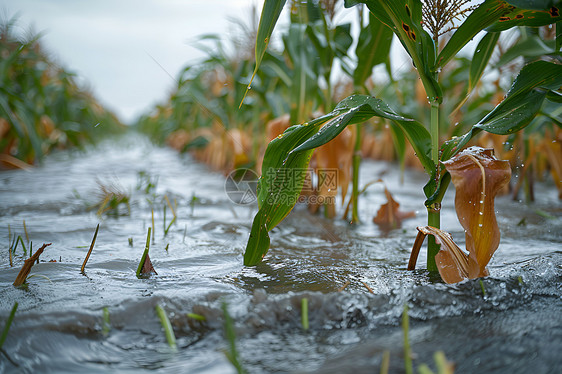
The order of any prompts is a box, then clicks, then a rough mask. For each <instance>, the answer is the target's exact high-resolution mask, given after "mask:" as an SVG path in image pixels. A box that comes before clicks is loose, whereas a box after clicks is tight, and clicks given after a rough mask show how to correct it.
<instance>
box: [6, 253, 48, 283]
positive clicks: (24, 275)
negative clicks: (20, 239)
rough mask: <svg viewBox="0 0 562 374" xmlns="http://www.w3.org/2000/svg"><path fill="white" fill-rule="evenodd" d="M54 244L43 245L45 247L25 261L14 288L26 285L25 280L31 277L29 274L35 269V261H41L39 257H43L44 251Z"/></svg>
mask: <svg viewBox="0 0 562 374" xmlns="http://www.w3.org/2000/svg"><path fill="white" fill-rule="evenodd" d="M51 244H52V243H48V244H43V246H42V247H41V248H39V249H38V250H37V251H36V252H35V253H34V254H33V256H31V257H30V258H28V259H27V260H25V262H24V263H23V266H22V268H21V270H20V272H19V273H18V276H17V277H16V280H15V281H14V286H15V287H19V286H21V285H22V284H24V283H25V280H26V279H27V276H28V275H29V272H30V271H31V268H32V267H33V265H34V264H35V261H39V256H40V255H41V253H43V251H44V250H45V248H47V247H48V246H50V245H51Z"/></svg>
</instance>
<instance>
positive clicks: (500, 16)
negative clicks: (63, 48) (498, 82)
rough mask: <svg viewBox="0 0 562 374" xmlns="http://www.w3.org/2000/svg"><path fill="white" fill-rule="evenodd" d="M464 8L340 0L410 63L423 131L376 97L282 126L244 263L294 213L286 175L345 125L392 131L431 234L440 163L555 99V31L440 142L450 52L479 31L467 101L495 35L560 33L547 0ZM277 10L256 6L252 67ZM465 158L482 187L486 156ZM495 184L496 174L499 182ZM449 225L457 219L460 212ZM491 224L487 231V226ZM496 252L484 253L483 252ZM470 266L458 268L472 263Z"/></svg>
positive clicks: (559, 79) (483, 229)
mask: <svg viewBox="0 0 562 374" xmlns="http://www.w3.org/2000/svg"><path fill="white" fill-rule="evenodd" d="M464 3H467V2H466V1H449V2H447V1H443V2H433V1H426V2H425V3H422V1H420V0H407V1H395V0H346V1H345V6H346V7H352V6H357V5H360V4H365V5H366V6H367V8H368V9H369V11H370V12H371V14H372V15H373V16H374V17H376V18H377V19H378V20H379V21H380V22H381V23H382V24H384V25H385V27H387V28H388V29H390V30H391V31H392V32H393V33H394V35H395V36H396V37H397V39H398V40H399V41H400V43H401V44H402V46H403V47H404V49H405V50H406V52H407V53H408V55H409V57H410V58H411V61H412V64H413V65H414V67H415V68H416V71H417V74H418V76H419V78H420V80H421V82H422V84H423V88H424V90H425V92H426V96H427V100H428V102H429V105H430V108H431V109H430V123H429V126H427V127H426V126H424V125H423V124H422V123H421V122H420V121H419V120H416V119H415V118H409V117H406V116H403V115H400V114H398V112H397V111H395V110H394V109H392V108H391V107H389V105H388V104H387V103H386V102H384V101H383V100H381V99H379V98H376V97H372V96H369V95H360V94H355V95H352V96H349V97H347V98H346V99H344V100H342V101H341V102H340V103H339V104H337V105H336V106H335V108H334V109H333V110H332V111H331V112H330V113H328V114H326V115H323V116H321V117H319V118H316V119H313V120H311V121H309V122H306V123H303V124H300V125H295V126H292V127H290V128H289V129H287V130H286V131H285V132H284V133H283V134H282V135H281V136H280V137H278V138H276V139H274V140H272V141H271V142H270V143H269V145H268V147H267V149H266V152H265V156H264V161H263V164H262V177H261V179H260V181H259V185H258V204H259V211H258V213H257V214H256V216H255V218H254V221H253V224H252V228H251V232H250V237H249V240H248V243H247V246H246V251H245V254H244V263H245V265H255V264H257V263H259V262H260V261H261V259H262V258H263V256H265V254H266V253H267V251H268V249H269V245H270V238H269V234H268V232H269V231H270V230H271V229H273V228H274V227H275V226H276V225H277V224H279V223H280V222H281V221H282V220H283V219H284V218H285V217H286V216H287V214H288V213H289V212H290V211H291V209H292V208H293V206H294V202H295V201H296V196H298V195H299V194H300V191H301V188H302V185H303V182H304V181H303V179H304V176H301V175H300V174H298V173H289V172H287V171H288V170H295V169H300V168H306V167H307V165H308V162H309V160H310V157H311V154H312V151H313V150H314V149H315V148H317V147H319V146H321V145H323V144H326V143H327V142H329V141H331V140H332V139H334V138H335V137H336V136H337V135H338V134H339V133H340V132H341V131H343V129H344V128H345V127H346V126H348V125H351V124H360V123H363V122H365V121H366V120H368V119H370V118H372V117H381V118H385V119H387V120H390V121H392V122H393V123H394V125H395V126H397V127H398V128H399V129H400V131H401V132H402V133H403V135H404V137H405V138H406V139H407V140H408V141H409V143H410V144H411V146H412V147H413V149H414V151H415V152H416V155H417V157H418V159H419V160H420V162H421V164H422V165H423V167H424V169H425V172H426V173H427V175H428V177H429V178H428V182H427V183H426V185H425V186H424V188H423V190H424V193H425V196H426V198H427V199H426V201H425V206H426V208H427V212H428V227H433V228H436V229H439V227H440V209H441V201H442V199H443V196H444V194H445V191H446V190H447V187H448V186H449V183H450V181H451V174H450V172H449V171H448V170H447V168H446V167H445V166H444V164H443V163H445V162H447V161H449V160H452V159H453V158H454V157H455V156H456V155H457V154H458V153H459V152H460V151H461V150H463V148H464V147H465V146H466V145H467V143H468V142H469V141H470V140H471V139H473V138H474V137H475V136H477V135H478V134H479V133H481V132H483V131H485V132H489V133H493V134H500V135H501V134H513V133H516V132H517V131H519V130H521V129H523V128H524V127H526V126H527V125H528V124H529V123H530V122H531V121H532V120H533V118H535V116H536V115H537V114H538V113H539V112H540V111H541V108H547V106H546V105H543V104H544V103H545V102H550V103H555V104H559V103H560V102H561V96H562V95H561V94H560V92H559V91H560V86H561V85H562V65H560V61H559V57H557V56H558V55H559V54H558V52H559V51H560V46H561V43H562V36H561V35H560V32H559V31H558V36H557V39H556V43H555V49H554V50H553V51H552V54H553V57H552V58H550V59H546V60H538V61H532V62H530V63H528V64H527V65H525V66H524V67H523V68H522V69H521V70H520V72H519V73H518V76H517V78H516V79H515V80H514V82H513V84H512V85H511V88H510V89H509V91H508V92H507V94H506V96H505V98H504V99H503V100H502V101H501V103H499V104H498V105H497V106H496V107H495V108H494V109H492V110H491V111H489V112H488V113H487V114H485V115H484V116H483V117H482V118H481V119H479V120H478V121H476V123H474V124H472V125H471V126H468V127H469V129H468V131H467V132H466V133H465V134H463V135H461V136H458V137H454V138H452V139H450V140H447V141H445V142H444V143H441V142H440V133H441V129H440V123H442V122H445V118H446V117H444V116H443V115H442V110H443V90H442V87H441V84H440V81H439V78H440V77H439V74H440V72H441V71H442V69H443V68H444V67H445V66H446V65H447V64H448V63H449V62H450V61H451V60H452V59H453V58H454V57H455V56H456V55H457V53H458V52H459V51H460V50H461V49H462V48H463V47H464V46H465V45H466V44H467V43H468V42H469V41H470V40H472V39H473V38H474V37H476V36H477V35H478V34H479V33H480V32H481V31H483V30H484V31H486V33H485V34H484V36H483V37H482V39H481V40H480V42H479V43H478V46H477V48H476V50H475V52H474V55H473V58H472V62H471V63H470V76H469V87H470V89H469V90H468V91H469V92H468V94H469V93H470V91H471V90H473V89H474V88H475V87H476V85H477V83H478V82H479V80H480V79H481V76H482V74H483V71H484V69H485V67H486V66H487V64H488V62H489V59H490V56H491V49H493V46H494V45H495V44H496V43H497V40H498V36H499V33H500V32H502V31H504V30H507V29H510V28H512V27H515V26H532V27H538V26H543V25H550V24H557V26H558V27H560V24H561V20H562V17H561V16H560V9H561V5H562V4H561V2H560V1H556V0H554V1H553V0H538V1H534V2H530V1H524V0H508V1H503V0H486V1H484V2H482V3H481V4H480V5H478V6H475V7H470V8H466V7H464V8H463V4H464ZM284 4H285V1H274V0H266V1H265V3H264V8H263V11H262V15H261V20H260V28H259V30H258V37H257V40H256V70H257V69H258V67H259V64H260V62H261V60H262V58H263V56H264V54H265V50H266V48H267V44H268V41H269V40H270V37H271V33H272V31H273V28H274V26H275V23H276V22H277V19H278V17H279V14H280V13H281V10H282V8H283V6H284ZM463 16H466V17H465V18H464V21H463V22H462V23H461V24H460V25H458V27H457V26H455V25H453V26H451V21H453V20H456V19H459V18H460V17H463ZM449 29H451V31H453V29H454V32H453V33H452V35H451V37H450V38H449V39H448V41H447V42H446V43H445V44H444V46H443V47H442V48H441V49H440V48H439V47H438V46H439V37H440V36H441V35H442V34H443V32H445V31H449ZM547 115H548V113H547ZM475 153H478V157H476V156H475V155H472V154H470V152H469V154H465V155H464V156H466V157H468V159H470V160H475V161H474V163H475V164H476V165H480V166H482V167H481V168H480V169H479V170H481V171H482V177H483V180H482V181H481V182H480V183H481V184H484V186H485V184H486V181H485V178H486V177H487V175H488V174H487V172H486V171H485V170H484V166H483V165H484V164H488V163H490V164H493V162H492V161H491V160H489V158H488V157H489V152H475ZM466 157H465V159H466ZM480 157H481V158H480ZM463 160H464V159H463ZM502 165H503V164H502ZM502 168H503V166H502ZM288 176H289V177H288ZM504 178H505V177H504V176H503V175H502V177H501V178H500V179H502V180H503V179H504ZM486 191H487V189H486V188H482V192H481V193H485V192H486ZM482 201H484V200H483V199H482ZM482 204H483V203H482ZM488 208H489V207H488ZM488 208H486V209H483V208H482V207H480V206H479V205H478V204H476V203H475V204H474V207H473V209H472V210H471V211H470V212H469V213H470V214H473V213H474V212H476V214H477V215H478V213H483V212H484V211H486V212H491V214H492V215H493V214H494V212H493V209H492V210H491V211H490V209H488ZM457 212H458V210H457ZM459 218H460V219H461V216H460V215H459ZM463 222H464V218H462V219H461V223H463ZM474 222H476V223H475V225H476V226H475V227H473V224H474ZM463 224H464V223H463ZM470 225H471V227H472V228H473V229H474V230H472V231H471V232H472V235H474V236H475V237H476V238H481V237H486V236H487V235H489V232H490V231H489V230H492V231H495V230H497V225H495V216H494V217H486V218H485V219H483V220H482V219H480V218H478V217H476V220H474V221H470ZM494 225H495V227H491V226H494ZM488 226H490V227H488ZM487 230H488V231H487ZM432 235H433V233H432ZM435 236H436V235H433V236H432V237H430V241H429V242H428V256H427V268H428V270H430V271H437V270H439V269H438V266H437V264H436V259H435V257H436V255H437V253H438V252H439V250H440V247H439V245H438V244H437V243H436V240H435ZM445 236H446V235H444V236H443V237H445ZM439 238H440V239H442V237H439ZM495 238H496V237H495V235H494V244H495V245H496V248H497V243H495ZM467 239H468V237H467ZM498 241H499V236H498ZM467 242H468V240H467ZM475 247H478V248H480V244H476V245H475ZM496 248H493V249H490V248H488V249H485V250H486V251H491V252H492V253H493V251H494V250H495V249H496ZM455 253H456V252H455ZM453 257H454V256H453ZM481 257H485V258H486V259H487V260H489V257H490V256H484V255H483V256H480V255H471V259H470V261H480V258H481ZM451 258H452V257H451V256H449V257H448V259H451ZM475 258H477V260H475ZM451 261H452V260H451ZM462 261H464V262H467V261H468V260H466V259H463V260H462ZM470 261H468V262H469V263H471V264H472V265H474V264H473V263H472V262H470ZM485 265H486V264H481V263H477V265H474V268H475V269H476V268H478V271H476V270H475V271H473V272H472V273H471V274H474V273H478V274H477V275H476V276H480V275H483V274H485V271H484V270H483V268H484V267H485ZM442 276H443V274H442Z"/></svg>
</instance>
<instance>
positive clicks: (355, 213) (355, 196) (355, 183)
mask: <svg viewBox="0 0 562 374" xmlns="http://www.w3.org/2000/svg"><path fill="white" fill-rule="evenodd" d="M357 126H358V125H357ZM356 129H357V137H356V138H355V147H354V150H353V159H352V162H353V164H352V166H353V173H352V178H353V179H352V192H351V200H352V203H351V205H352V207H351V222H352V223H359V165H360V164H361V129H360V128H359V127H357V128H356Z"/></svg>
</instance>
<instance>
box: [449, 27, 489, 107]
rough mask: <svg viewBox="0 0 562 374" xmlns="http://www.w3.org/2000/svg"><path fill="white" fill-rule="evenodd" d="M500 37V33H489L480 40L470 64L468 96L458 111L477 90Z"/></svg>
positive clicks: (460, 104) (461, 102) (462, 101)
mask: <svg viewBox="0 0 562 374" xmlns="http://www.w3.org/2000/svg"><path fill="white" fill-rule="evenodd" d="M499 37H500V33H499V32H489V33H487V34H486V35H484V37H483V38H482V39H481V40H480V42H479V43H478V46H477V47H476V50H475V51H474V55H473V56H472V62H471V64H470V75H469V79H468V90H467V91H466V96H465V97H464V98H462V100H461V101H460V102H459V103H458V104H457V106H456V109H459V108H460V107H461V106H463V105H464V104H465V103H466V101H467V100H468V98H469V97H470V94H471V93H472V91H473V90H474V89H475V88H476V85H477V84H478V82H479V81H480V78H481V77H482V74H483V73H484V70H485V69H486V66H487V65H488V62H489V61H490V58H491V57H492V52H494V48H495V46H496V44H497V42H498V39H499Z"/></svg>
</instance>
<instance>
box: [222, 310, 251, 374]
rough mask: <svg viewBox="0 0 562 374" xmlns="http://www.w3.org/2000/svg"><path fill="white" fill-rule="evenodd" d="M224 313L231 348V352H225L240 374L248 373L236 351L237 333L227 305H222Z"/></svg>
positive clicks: (225, 328)
mask: <svg viewBox="0 0 562 374" xmlns="http://www.w3.org/2000/svg"><path fill="white" fill-rule="evenodd" d="M222 312H223V315H224V332H225V336H226V340H227V341H228V346H229V350H228V351H227V352H224V354H225V355H226V358H227V359H228V361H230V363H231V364H232V365H233V366H234V368H235V369H236V371H237V372H238V374H243V373H246V370H244V368H243V367H242V364H241V362H240V358H239V357H238V350H237V349H236V331H235V330H234V322H233V321H232V318H231V317H230V314H228V305H227V304H226V303H222Z"/></svg>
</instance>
